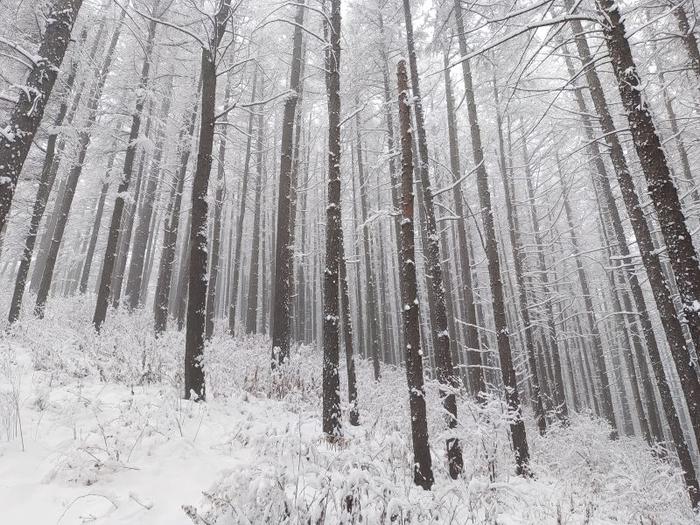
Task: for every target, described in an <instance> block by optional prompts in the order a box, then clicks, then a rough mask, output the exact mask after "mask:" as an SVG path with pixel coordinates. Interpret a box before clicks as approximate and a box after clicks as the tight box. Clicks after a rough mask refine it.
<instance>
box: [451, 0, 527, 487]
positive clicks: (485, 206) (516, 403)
mask: <svg viewBox="0 0 700 525" xmlns="http://www.w3.org/2000/svg"><path fill="white" fill-rule="evenodd" d="M454 7H455V10H454V15H455V23H456V26H457V35H458V41H459V51H460V53H461V55H462V56H466V55H467V54H468V52H467V43H466V37H465V32H464V21H463V18H462V5H461V4H460V0H455V6H454ZM462 74H463V77H464V86H465V94H466V100H467V113H468V115H469V127H470V132H471V140H472V153H473V156H474V165H475V166H476V181H477V190H478V193H479V202H480V204H481V220H482V222H483V228H484V242H485V251H486V258H487V260H488V271H489V279H490V282H491V296H492V301H493V318H494V323H495V327H496V334H497V335H496V339H497V343H498V355H499V358H500V363H501V375H502V377H503V385H504V387H505V394H506V400H507V403H508V410H509V411H510V412H511V418H512V419H511V424H510V430H511V440H512V442H513V449H514V451H515V463H516V472H517V473H518V474H519V475H523V476H529V475H530V466H529V462H530V451H529V447H528V442H527V435H526V432H525V422H524V421H523V418H522V407H521V406H520V395H519V392H518V383H517V380H516V377H515V368H514V367H513V357H512V354H511V348H510V336H509V331H508V326H507V323H506V313H505V304H504V303H505V300H504V297H503V283H502V281H501V265H500V262H499V260H498V244H497V240H496V228H495V225H494V217H493V210H492V206H491V193H490V190H489V181H488V174H487V172H486V165H485V163H484V151H483V148H482V146H481V130H480V129H479V120H478V116H477V110H476V102H475V97H474V87H473V85H472V75H471V67H470V65H469V61H468V60H464V61H462Z"/></svg>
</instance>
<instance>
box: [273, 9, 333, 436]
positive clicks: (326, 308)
mask: <svg viewBox="0 0 700 525" xmlns="http://www.w3.org/2000/svg"><path fill="white" fill-rule="evenodd" d="M340 30H341V21H340V0H331V13H330V27H329V36H330V48H329V50H328V52H327V54H326V70H327V74H326V88H327V94H328V206H327V207H326V264H325V268H324V271H323V432H324V434H326V436H327V437H328V438H329V439H337V438H338V437H340V436H341V432H342V430H341V412H340V377H339V376H340V374H339V373H338V361H339V354H340V333H339V325H340V312H339V311H338V306H339V304H340V303H339V297H338V292H339V291H340V281H339V277H340V257H341V256H342V253H343V230H342V218H341V211H340ZM278 235H279V232H278ZM277 242H278V243H279V238H278V239H277ZM278 253H279V251H278ZM278 257H279V255H278ZM278 264H279V263H278ZM277 290H278V295H277V302H279V288H278V289H277ZM276 330H277V327H275V331H276Z"/></svg>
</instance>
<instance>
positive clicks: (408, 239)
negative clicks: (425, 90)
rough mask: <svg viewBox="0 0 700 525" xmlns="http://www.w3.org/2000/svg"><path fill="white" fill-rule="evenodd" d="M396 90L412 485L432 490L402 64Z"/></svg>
mask: <svg viewBox="0 0 700 525" xmlns="http://www.w3.org/2000/svg"><path fill="white" fill-rule="evenodd" d="M397 78H398V90H399V128H400V136H401V281H402V286H401V293H402V297H401V301H402V307H401V312H402V316H403V332H404V340H405V342H406V348H405V359H406V381H407V383H408V399H409V406H410V410H411V439H412V442H413V482H414V483H415V484H416V485H419V486H420V487H423V488H424V489H426V490H430V489H431V487H432V486H433V482H434V478H433V467H432V459H431V457H430V445H429V443H428V422H427V417H426V408H425V386H424V384H423V353H422V351H421V345H420V327H419V323H420V318H419V302H418V280H417V278H416V263H415V260H416V253H415V248H414V243H415V241H414V235H415V234H414V228H413V223H414V220H415V213H414V209H413V151H412V149H413V148H412V143H413V140H412V138H411V134H412V131H411V128H412V126H411V106H410V102H409V100H410V98H409V91H408V75H407V72H406V62H405V61H404V60H401V61H399V63H398V66H397Z"/></svg>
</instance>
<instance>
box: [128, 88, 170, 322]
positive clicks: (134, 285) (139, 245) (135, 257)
mask: <svg viewBox="0 0 700 525" xmlns="http://www.w3.org/2000/svg"><path fill="white" fill-rule="evenodd" d="M172 89H173V83H172V75H169V76H168V85H167V87H166V92H165V94H164V96H163V102H162V104H161V107H160V114H159V115H158V123H157V125H156V126H157V127H156V136H157V139H156V147H155V152H154V154H153V159H152V160H151V170H150V175H149V177H148V181H147V183H146V188H145V191H144V196H143V204H142V205H141V207H140V208H139V209H140V213H139V222H138V225H137V226H136V232H135V233H134V250H133V253H132V256H131V263H130V265H129V277H128V278H127V281H126V300H127V306H128V307H129V308H130V309H132V310H133V309H134V308H137V307H138V306H140V299H141V283H142V281H143V273H144V272H143V267H144V263H145V257H146V253H147V251H146V245H147V244H148V239H149V237H150V236H151V235H150V234H151V230H150V226H151V217H152V215H153V204H154V202H155V199H156V189H157V187H158V181H159V179H160V177H161V163H162V159H163V149H164V147H165V140H166V133H167V130H166V129H165V125H164V124H165V121H166V119H167V118H168V116H169V114H170V102H171V100H172Z"/></svg>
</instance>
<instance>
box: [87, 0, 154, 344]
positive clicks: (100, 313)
mask: <svg viewBox="0 0 700 525" xmlns="http://www.w3.org/2000/svg"><path fill="white" fill-rule="evenodd" d="M159 3H160V0H155V2H154V4H153V8H152V10H151V11H152V13H153V15H154V16H159V15H158V13H157V11H158V4H159ZM156 27H157V23H156V22H155V20H151V21H150V22H149V24H148V36H147V37H146V45H145V49H144V57H143V65H142V66H141V78H140V80H139V85H138V87H137V88H136V107H135V110H134V113H133V115H132V118H131V131H130V133H129V144H128V146H127V148H126V155H125V157H124V170H123V172H122V177H121V181H120V183H119V186H118V187H117V197H116V199H115V201H114V208H113V210H112V220H111V222H110V226H109V233H108V234H107V247H106V249H105V256H104V262H103V263H102V276H101V278H100V286H99V289H98V291H97V303H96V305H95V314H94V315H93V318H92V324H93V325H94V326H95V329H96V330H97V331H98V332H99V330H100V327H101V326H102V323H104V321H105V317H106V315H107V306H108V305H109V296H110V294H111V293H114V295H115V296H116V295H119V293H118V292H117V291H116V290H111V283H112V274H113V272H114V263H115V260H116V257H117V241H118V239H119V225H120V224H121V222H122V214H123V212H124V197H123V195H126V192H127V191H128V189H129V184H130V183H131V177H132V174H133V172H134V161H135V160H136V152H137V150H138V138H139V133H140V130H141V115H142V113H143V109H144V105H145V103H146V89H147V87H148V82H149V78H150V70H151V53H152V51H153V46H154V43H155V37H156ZM136 204H137V203H136V202H135V203H134V207H133V210H134V211H135V210H136ZM131 221H133V216H132V219H131ZM128 235H129V236H131V232H130V231H129V232H128ZM120 284H121V283H120ZM120 292H121V290H120Z"/></svg>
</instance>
